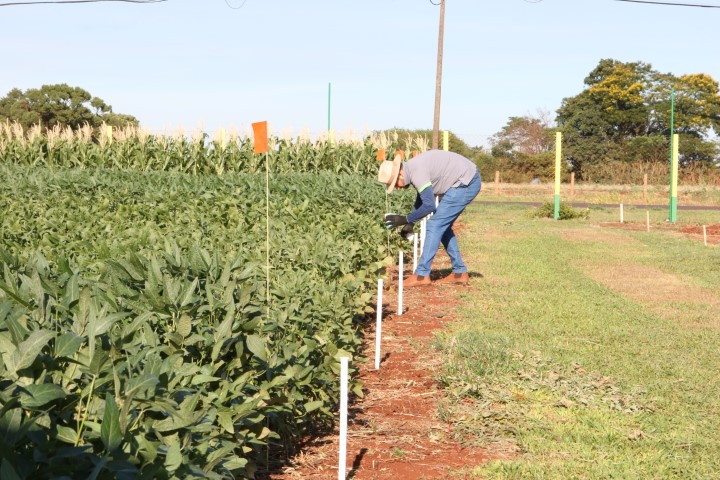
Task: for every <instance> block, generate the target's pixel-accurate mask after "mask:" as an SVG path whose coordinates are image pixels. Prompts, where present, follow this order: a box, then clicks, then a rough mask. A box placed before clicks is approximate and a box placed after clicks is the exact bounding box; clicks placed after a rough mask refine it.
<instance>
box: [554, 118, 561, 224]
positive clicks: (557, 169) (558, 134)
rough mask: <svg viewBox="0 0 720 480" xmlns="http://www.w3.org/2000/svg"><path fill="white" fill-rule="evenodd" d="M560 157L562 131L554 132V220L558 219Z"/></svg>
mask: <svg viewBox="0 0 720 480" xmlns="http://www.w3.org/2000/svg"><path fill="white" fill-rule="evenodd" d="M561 159H562V132H556V133H555V220H558V219H560V173H561V171H562V168H561Z"/></svg>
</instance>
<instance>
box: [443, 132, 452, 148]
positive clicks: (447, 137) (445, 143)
mask: <svg viewBox="0 0 720 480" xmlns="http://www.w3.org/2000/svg"><path fill="white" fill-rule="evenodd" d="M443 150H445V151H446V152H447V151H449V150H450V132H449V131H447V130H445V131H444V132H443Z"/></svg>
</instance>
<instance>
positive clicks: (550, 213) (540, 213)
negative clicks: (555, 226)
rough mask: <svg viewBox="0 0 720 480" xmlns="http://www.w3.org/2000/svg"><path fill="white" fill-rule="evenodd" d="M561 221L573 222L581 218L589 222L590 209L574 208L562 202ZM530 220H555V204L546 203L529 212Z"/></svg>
mask: <svg viewBox="0 0 720 480" xmlns="http://www.w3.org/2000/svg"><path fill="white" fill-rule="evenodd" d="M558 213H559V214H560V217H559V220H572V219H574V218H579V219H581V220H587V219H588V218H589V216H590V209H589V208H582V209H577V208H572V207H570V206H568V205H567V204H566V203H562V202H560V210H559V212H558ZM528 216H529V217H530V218H555V204H554V203H553V202H545V203H543V204H542V205H540V206H539V207H537V208H533V209H532V210H530V212H528Z"/></svg>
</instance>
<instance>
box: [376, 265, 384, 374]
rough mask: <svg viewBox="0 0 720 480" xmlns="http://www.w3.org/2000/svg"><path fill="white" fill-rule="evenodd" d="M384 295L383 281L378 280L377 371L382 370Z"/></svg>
mask: <svg viewBox="0 0 720 480" xmlns="http://www.w3.org/2000/svg"><path fill="white" fill-rule="evenodd" d="M382 293H383V281H382V278H381V279H380V280H378V293H377V321H376V322H375V370H380V340H381V339H382Z"/></svg>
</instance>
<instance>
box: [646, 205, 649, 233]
mask: <svg viewBox="0 0 720 480" xmlns="http://www.w3.org/2000/svg"><path fill="white" fill-rule="evenodd" d="M645 214H646V215H645V216H646V219H647V221H646V223H647V231H648V232H649V231H650V211H649V210H648V211H646V212H645Z"/></svg>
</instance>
